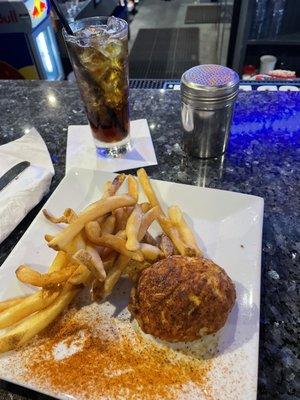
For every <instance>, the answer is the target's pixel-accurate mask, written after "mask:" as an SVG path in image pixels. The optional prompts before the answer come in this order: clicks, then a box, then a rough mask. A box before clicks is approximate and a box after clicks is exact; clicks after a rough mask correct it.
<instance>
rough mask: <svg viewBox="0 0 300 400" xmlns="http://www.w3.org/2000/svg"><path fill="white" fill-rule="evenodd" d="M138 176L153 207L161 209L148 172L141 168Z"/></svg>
mask: <svg viewBox="0 0 300 400" xmlns="http://www.w3.org/2000/svg"><path fill="white" fill-rule="evenodd" d="M136 174H137V176H138V179H139V182H140V184H141V186H142V188H143V190H144V192H145V195H146V196H147V199H148V200H149V202H150V204H151V206H152V207H155V206H158V207H160V208H161V206H160V204H159V201H158V199H157V197H156V194H155V192H154V190H153V188H152V186H151V183H150V179H149V177H148V175H147V172H146V171H145V170H144V168H140V169H138V171H137V173H136Z"/></svg>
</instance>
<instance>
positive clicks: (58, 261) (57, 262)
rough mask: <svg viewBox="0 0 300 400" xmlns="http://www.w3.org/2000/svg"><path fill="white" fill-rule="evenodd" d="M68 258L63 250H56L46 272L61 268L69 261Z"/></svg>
mask: <svg viewBox="0 0 300 400" xmlns="http://www.w3.org/2000/svg"><path fill="white" fill-rule="evenodd" d="M69 260H70V258H69V256H68V254H67V253H65V252H64V251H59V252H57V254H56V256H55V258H54V260H53V261H52V263H51V265H50V267H49V269H48V272H49V273H50V272H55V271H59V270H61V269H63V268H64V267H65V266H66V265H67V264H68V262H69Z"/></svg>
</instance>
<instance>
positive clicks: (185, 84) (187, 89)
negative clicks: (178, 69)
mask: <svg viewBox="0 0 300 400" xmlns="http://www.w3.org/2000/svg"><path fill="white" fill-rule="evenodd" d="M238 88H239V76H238V74H237V73H236V72H235V71H233V70H232V69H230V68H227V67H223V66H222V65H215V64H204V65H198V66H196V67H193V68H191V69H189V70H187V71H186V72H184V74H183V75H182V77H181V94H182V97H183V99H186V100H190V101H193V100H194V101H208V102H210V101H212V102H214V101H216V102H219V101H223V100H231V99H234V98H235V96H236V94H237V91H238Z"/></svg>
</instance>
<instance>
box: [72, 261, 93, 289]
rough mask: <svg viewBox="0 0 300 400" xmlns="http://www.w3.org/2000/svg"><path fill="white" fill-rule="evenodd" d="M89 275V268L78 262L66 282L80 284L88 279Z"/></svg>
mask: <svg viewBox="0 0 300 400" xmlns="http://www.w3.org/2000/svg"><path fill="white" fill-rule="evenodd" d="M91 275H92V274H91V272H90V270H89V269H88V268H87V267H86V266H84V265H82V264H80V265H78V267H77V268H76V270H75V271H74V273H73V274H72V275H71V276H70V278H69V279H68V282H67V283H70V284H72V285H75V286H77V285H82V284H85V283H86V282H87V281H88V280H89V278H90V277H91Z"/></svg>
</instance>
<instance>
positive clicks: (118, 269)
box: [101, 254, 130, 299]
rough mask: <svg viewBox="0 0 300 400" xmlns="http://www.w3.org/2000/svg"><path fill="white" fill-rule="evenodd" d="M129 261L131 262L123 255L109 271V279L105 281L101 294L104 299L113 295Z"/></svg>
mask: <svg viewBox="0 0 300 400" xmlns="http://www.w3.org/2000/svg"><path fill="white" fill-rule="evenodd" d="M129 261H130V258H129V257H126V256H124V255H123V254H120V255H119V257H118V258H117V260H116V262H115V264H114V266H113V267H112V268H111V269H110V270H109V272H108V274H107V277H106V279H105V281H104V284H103V288H102V293H101V294H102V296H101V297H102V299H104V298H106V297H107V296H109V295H110V294H111V292H112V290H113V288H114V286H115V284H116V283H117V282H118V280H119V278H120V276H121V275H122V272H123V271H124V270H125V268H126V267H127V264H128V263H129Z"/></svg>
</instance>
